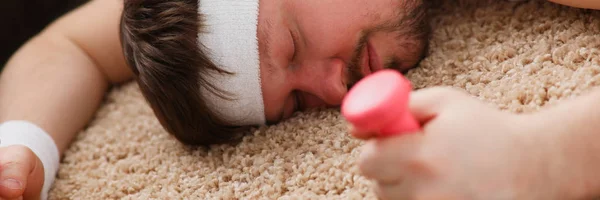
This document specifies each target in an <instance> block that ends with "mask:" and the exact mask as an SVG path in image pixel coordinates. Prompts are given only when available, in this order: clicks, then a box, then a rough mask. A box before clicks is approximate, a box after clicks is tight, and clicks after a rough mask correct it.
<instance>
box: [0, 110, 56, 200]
mask: <svg viewBox="0 0 600 200" xmlns="http://www.w3.org/2000/svg"><path fill="white" fill-rule="evenodd" d="M12 145H23V146H26V147H28V148H29V149H31V151H33V153H35V155H36V156H37V157H38V158H39V159H40V160H41V161H42V165H43V166H44V186H43V188H42V191H41V194H40V197H41V199H42V200H46V199H48V192H49V191H50V186H52V183H54V178H55V175H56V173H57V171H58V165H59V164H60V155H59V153H58V148H57V147H56V144H55V143H54V140H53V139H52V137H50V135H48V134H47V133H46V132H45V131H44V130H42V129H41V128H40V127H38V126H36V125H35V124H32V123H30V122H27V121H7V122H4V123H2V124H1V125H0V147H7V146H12Z"/></svg>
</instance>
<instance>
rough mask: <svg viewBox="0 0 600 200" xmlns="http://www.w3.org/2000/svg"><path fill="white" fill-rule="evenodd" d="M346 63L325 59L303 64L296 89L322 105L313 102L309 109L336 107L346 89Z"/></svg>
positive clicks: (334, 59)
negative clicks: (319, 101)
mask: <svg viewBox="0 0 600 200" xmlns="http://www.w3.org/2000/svg"><path fill="white" fill-rule="evenodd" d="M345 68H346V63H345V62H344V61H343V60H340V59H336V58H333V59H326V60H321V61H314V62H305V63H303V64H302V65H301V66H300V68H299V69H300V71H301V72H300V73H298V76H299V77H298V89H299V90H302V91H304V92H307V93H309V94H311V95H313V96H315V97H317V98H319V99H320V100H322V104H325V105H317V104H318V103H316V102H313V103H312V104H315V105H310V106H309V107H318V106H338V105H340V104H341V103H342V100H343V98H344V96H345V95H346V93H347V92H348V89H347V87H346V75H345V74H346V73H345Z"/></svg>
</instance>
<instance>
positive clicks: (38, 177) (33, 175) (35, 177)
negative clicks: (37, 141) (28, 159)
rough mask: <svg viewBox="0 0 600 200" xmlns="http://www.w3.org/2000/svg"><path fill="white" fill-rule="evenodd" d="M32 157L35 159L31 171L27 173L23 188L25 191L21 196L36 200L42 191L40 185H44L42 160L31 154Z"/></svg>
mask: <svg viewBox="0 0 600 200" xmlns="http://www.w3.org/2000/svg"><path fill="white" fill-rule="evenodd" d="M32 155H33V158H34V159H35V164H34V167H33V169H32V171H31V172H30V173H29V176H28V177H27V187H26V188H25V193H24V194H23V198H24V199H27V200H30V199H31V200H38V199H40V193H41V191H42V187H44V179H45V177H44V165H43V164H42V161H41V160H40V159H39V158H38V157H37V156H35V154H33V152H32Z"/></svg>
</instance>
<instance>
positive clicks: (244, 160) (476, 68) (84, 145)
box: [51, 1, 600, 200]
mask: <svg viewBox="0 0 600 200" xmlns="http://www.w3.org/2000/svg"><path fill="white" fill-rule="evenodd" d="M436 13H437V14H436V17H435V19H434V21H433V23H434V28H435V33H434V37H433V40H432V42H431V43H432V48H431V50H430V55H429V56H428V57H427V58H426V59H425V60H424V61H423V62H422V64H421V66H419V67H418V68H417V69H415V70H412V71H411V72H409V73H408V77H409V78H410V79H411V80H412V81H413V82H414V85H415V86H416V87H417V88H424V87H430V86H439V85H449V86H454V87H458V88H464V89H465V90H467V91H468V92H469V93H470V94H472V95H474V96H477V97H479V98H481V99H483V100H485V101H488V102H491V103H493V104H495V105H497V106H498V107H499V108H502V109H507V110H510V111H513V112H531V111H535V110H536V109H539V108H540V107H543V106H548V105H551V104H554V103H557V102H559V101H560V100H563V99H565V98H571V97H574V96H577V95H578V94H581V93H582V92H585V91H586V90H587V89H589V88H590V87H592V86H595V85H598V84H599V83H600V75H599V73H600V49H599V47H600V12H590V11H585V10H578V9H572V8H567V7H562V6H558V5H554V4H551V3H546V2H544V1H526V2H520V3H513V2H506V1H502V2H497V3H495V4H493V5H489V6H485V7H479V8H477V9H463V8H456V7H445V8H444V9H443V10H438V12H436ZM345 130H346V122H345V121H344V119H343V118H342V117H341V116H340V115H339V112H338V111H337V110H326V111H314V112H306V113H302V114H298V115H296V117H294V118H293V119H291V120H288V121H286V122H284V123H281V124H279V125H276V126H272V127H264V128H261V129H259V130H256V131H255V132H253V133H252V134H250V135H249V136H248V137H246V138H245V139H244V141H243V142H242V143H241V144H239V145H237V146H227V145H222V146H213V147H212V148H210V149H189V148H186V147H184V146H182V145H180V144H179V143H178V142H177V141H176V140H175V139H173V138H172V137H171V136H169V135H168V134H167V133H166V132H165V131H163V130H162V129H161V127H160V125H159V123H158V121H157V120H156V119H155V118H154V116H153V114H152V113H151V110H150V108H149V107H148V106H147V104H146V103H145V102H144V100H143V98H142V96H141V95H140V92H139V90H138V88H137V86H136V85H135V84H133V83H129V84H126V85H123V86H121V87H118V88H115V89H114V90H113V91H111V93H110V94H109V95H108V96H107V100H106V103H105V104H104V105H103V106H102V108H101V110H100V111H99V112H98V113H97V115H96V118H95V119H94V121H93V122H92V123H91V124H90V126H89V128H88V129H87V130H85V131H83V132H82V133H81V134H80V135H79V136H78V137H77V139H76V141H75V142H74V143H73V144H72V146H71V148H70V149H69V150H68V152H66V155H65V157H64V159H63V160H62V164H61V166H60V171H59V174H58V178H57V180H56V182H55V185H54V187H53V189H52V191H51V199H86V200H87V199H374V198H375V196H374V193H373V192H372V191H371V182H370V181H369V180H367V179H365V178H364V177H362V176H361V175H360V173H359V171H358V170H357V167H356V165H355V162H356V158H357V156H358V155H359V154H360V148H359V147H360V146H361V145H362V142H360V141H358V140H355V139H353V138H351V137H349V136H348V134H347V133H346V131H345Z"/></svg>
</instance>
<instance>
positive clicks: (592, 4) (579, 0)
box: [549, 0, 600, 9]
mask: <svg viewBox="0 0 600 200" xmlns="http://www.w3.org/2000/svg"><path fill="white" fill-rule="evenodd" d="M549 1H551V2H554V3H558V4H563V5H566V6H572V7H577V8H588V9H600V1H598V0H549Z"/></svg>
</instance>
